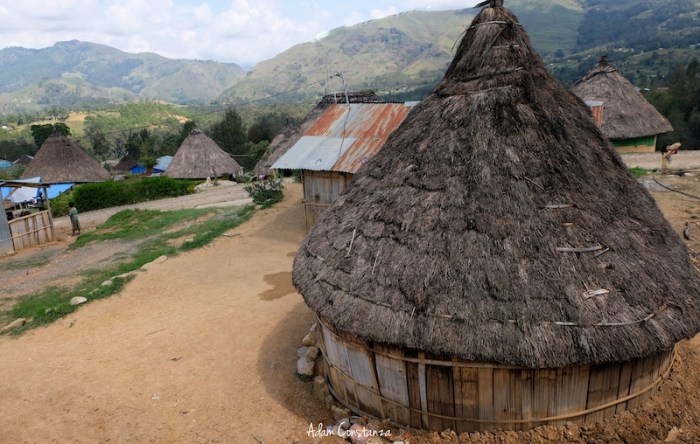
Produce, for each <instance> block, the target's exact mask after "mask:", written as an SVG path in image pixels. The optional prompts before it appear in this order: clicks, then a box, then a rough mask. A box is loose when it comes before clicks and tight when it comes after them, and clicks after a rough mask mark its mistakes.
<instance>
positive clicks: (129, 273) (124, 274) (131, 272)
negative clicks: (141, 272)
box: [115, 271, 136, 279]
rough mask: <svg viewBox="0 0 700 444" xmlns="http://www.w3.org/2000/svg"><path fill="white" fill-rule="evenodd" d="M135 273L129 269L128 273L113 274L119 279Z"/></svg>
mask: <svg viewBox="0 0 700 444" xmlns="http://www.w3.org/2000/svg"><path fill="white" fill-rule="evenodd" d="M135 274H136V273H134V272H133V271H130V272H128V273H122V274H120V275H119V276H115V278H119V279H128V278H130V277H131V276H134V275H135Z"/></svg>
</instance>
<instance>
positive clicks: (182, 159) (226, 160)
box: [163, 129, 242, 179]
mask: <svg viewBox="0 0 700 444" xmlns="http://www.w3.org/2000/svg"><path fill="white" fill-rule="evenodd" d="M241 171H242V168H241V166H240V165H239V164H238V162H236V161H235V160H233V158H231V156H229V155H228V153H226V151H224V150H222V149H221V148H219V145H217V144H216V142H214V141H213V140H211V139H210V138H209V137H208V136H207V135H206V134H204V133H203V132H201V131H200V130H198V129H193V130H192V132H191V133H190V135H189V136H187V138H186V139H185V140H184V141H183V142H182V145H180V149H178V150H177V153H175V156H174V157H173V160H172V161H171V162H170V165H169V166H168V169H166V170H165V173H163V174H164V175H166V176H169V177H174V178H176V179H205V178H207V177H221V176H226V175H229V174H233V175H236V174H239V173H240V172H241Z"/></svg>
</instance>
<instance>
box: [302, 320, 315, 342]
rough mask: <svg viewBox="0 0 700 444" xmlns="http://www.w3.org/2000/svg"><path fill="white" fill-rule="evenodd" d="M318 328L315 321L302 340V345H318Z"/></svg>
mask: <svg viewBox="0 0 700 444" xmlns="http://www.w3.org/2000/svg"><path fill="white" fill-rule="evenodd" d="M317 328H318V323H316V322H314V325H312V326H311V328H310V329H309V332H308V333H307V334H306V336H304V339H302V340H301V345H305V346H307V347H311V346H312V345H316V340H317V338H318V335H317V333H316V329H317Z"/></svg>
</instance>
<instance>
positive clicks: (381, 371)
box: [321, 328, 674, 433]
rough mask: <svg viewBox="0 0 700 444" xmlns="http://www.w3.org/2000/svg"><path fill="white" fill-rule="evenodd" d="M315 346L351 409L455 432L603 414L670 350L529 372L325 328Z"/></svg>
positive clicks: (639, 398) (649, 377) (643, 382)
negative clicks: (346, 335)
mask: <svg viewBox="0 0 700 444" xmlns="http://www.w3.org/2000/svg"><path fill="white" fill-rule="evenodd" d="M321 345H322V347H323V348H324V353H323V355H324V356H325V357H326V358H327V359H328V360H329V361H330V365H328V366H326V371H327V377H328V380H329V382H330V384H331V386H332V387H333V389H334V392H335V394H336V396H338V397H339V398H340V399H341V400H342V401H343V402H344V403H346V404H347V405H349V406H351V407H355V408H357V412H358V413H361V414H369V415H373V416H379V417H384V418H386V417H389V418H391V419H392V421H394V422H395V423H399V424H405V425H410V426H411V427H415V428H424V429H430V430H437V431H442V430H444V429H448V428H449V429H453V430H456V431H457V432H459V433H461V432H473V431H489V430H494V429H504V430H520V429H529V428H532V427H536V426H539V425H542V424H551V425H556V424H564V423H565V422H567V421H573V422H575V423H577V424H580V425H582V424H587V423H593V422H595V421H599V420H603V419H607V418H611V417H612V416H614V415H615V414H616V413H617V412H620V411H623V410H625V409H633V408H635V407H637V406H639V405H640V404H641V403H642V402H643V401H644V400H645V399H647V398H648V397H650V396H651V394H652V393H653V392H654V389H653V387H654V384H658V383H659V382H660V378H661V377H663V376H664V375H665V374H666V373H667V370H668V369H669V366H670V365H671V364H672V359H673V353H674V352H673V350H669V351H667V352H664V353H662V354H659V355H657V356H651V357H648V358H643V359H638V360H635V361H632V362H628V363H621V364H615V363H613V364H606V365H596V366H588V365H583V366H577V367H566V368H559V369H537V370H531V369H521V368H517V367H508V366H497V365H496V366H494V365H489V364H482V363H465V362H460V361H456V360H452V361H449V360H440V359H439V358H438V357H432V356H427V357H426V354H425V353H423V352H416V351H411V350H398V349H394V348H391V347H388V346H381V345H376V344H375V345H371V344H364V343H360V342H354V341H352V339H348V338H341V337H339V336H337V335H335V334H334V333H331V332H330V330H328V329H326V328H324V329H323V334H322V341H321ZM628 396H629V397H631V399H629V400H628V401H623V402H621V403H616V401H617V400H619V399H622V398H626V397H628ZM461 418H464V420H460V419H461ZM528 420H532V421H528Z"/></svg>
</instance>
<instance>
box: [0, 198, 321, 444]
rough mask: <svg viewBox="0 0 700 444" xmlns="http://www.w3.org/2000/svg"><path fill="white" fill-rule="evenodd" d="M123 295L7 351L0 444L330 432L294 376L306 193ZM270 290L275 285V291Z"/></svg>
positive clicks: (1, 347) (5, 345)
mask: <svg viewBox="0 0 700 444" xmlns="http://www.w3.org/2000/svg"><path fill="white" fill-rule="evenodd" d="M287 195H288V197H287V199H286V200H285V201H284V202H282V203H281V204H278V205H277V206H275V207H274V208H272V209H269V210H265V211H262V212H261V213H259V214H257V215H256V216H255V217H254V218H253V219H252V220H251V221H250V222H248V223H246V224H245V225H244V226H242V227H240V228H238V229H236V230H233V231H232V234H236V235H238V236H235V237H223V238H221V239H219V240H218V241H216V242H215V243H214V244H212V245H211V246H209V247H206V248H204V249H201V250H197V251H194V252H191V253H188V254H184V255H181V256H178V257H176V258H172V259H169V260H168V261H166V262H164V263H162V264H159V265H157V266H155V267H153V268H151V269H150V270H149V271H148V272H146V273H143V274H140V275H139V276H138V277H137V278H136V279H134V280H133V281H132V282H131V283H129V284H128V285H127V286H126V288H125V290H124V291H123V292H122V293H121V294H120V295H118V296H114V297H112V298H110V299H108V300H101V301H97V302H93V303H90V304H89V305H87V306H85V307H82V308H81V309H80V310H78V311H77V312H76V313H74V314H72V315H70V316H68V317H67V318H65V319H63V320H61V321H59V322H57V323H55V324H53V325H50V326H48V327H45V328H40V329H36V330H33V331H31V332H29V333H27V334H25V335H23V336H21V337H19V338H11V337H2V338H0V356H1V357H2V359H0V375H2V378H0V430H1V432H0V442H3V443H17V442H36V443H44V442H61V443H62V442H80V443H83V442H85V443H87V442H162V443H173V442H179V443H195V442H226V443H239V442H240V443H255V442H256V441H255V438H257V439H259V440H260V441H261V442H265V443H276V442H287V443H289V442H292V440H293V439H295V438H297V437H298V438H299V439H304V437H305V436H306V430H307V429H308V426H309V423H310V422H319V421H322V420H327V419H328V418H327V414H328V413H327V411H326V410H325V409H323V408H321V407H320V406H319V405H318V403H317V402H315V401H314V400H313V399H312V398H311V395H310V393H309V390H310V388H309V385H308V384H305V383H303V382H301V381H299V380H298V379H297V378H296V376H295V375H294V370H293V369H294V368H295V362H296V348H297V346H298V344H299V343H300V341H301V338H302V337H303V335H304V334H305V333H306V331H307V330H308V328H309V326H310V324H311V322H312V320H313V317H312V314H311V313H310V311H309V310H308V309H307V308H306V306H305V305H304V303H303V301H302V300H301V298H300V296H299V295H297V294H296V293H295V292H294V289H293V287H292V285H291V275H290V270H291V265H292V258H293V254H294V252H295V251H296V249H297V248H298V245H299V243H300V242H301V240H302V237H303V235H304V226H303V216H302V208H301V205H300V200H301V189H300V186H299V185H292V186H290V187H289V188H288V190H287ZM266 280H267V281H273V282H276V283H277V285H276V286H274V287H273V286H271V285H270V284H268V283H267V282H266Z"/></svg>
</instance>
